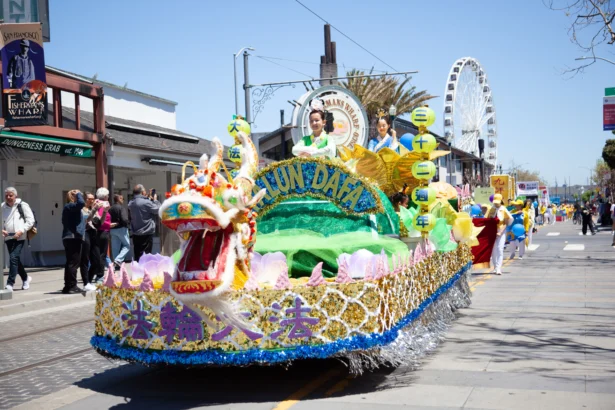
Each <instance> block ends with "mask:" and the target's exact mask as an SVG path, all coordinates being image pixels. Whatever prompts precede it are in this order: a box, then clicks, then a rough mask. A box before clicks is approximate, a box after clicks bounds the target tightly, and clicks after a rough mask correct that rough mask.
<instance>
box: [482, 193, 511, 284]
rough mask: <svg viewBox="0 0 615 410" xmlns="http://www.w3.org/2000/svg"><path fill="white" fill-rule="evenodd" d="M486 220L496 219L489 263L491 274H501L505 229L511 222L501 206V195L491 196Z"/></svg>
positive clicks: (504, 208) (508, 214) (506, 211)
mask: <svg viewBox="0 0 615 410" xmlns="http://www.w3.org/2000/svg"><path fill="white" fill-rule="evenodd" d="M487 218H498V230H497V234H496V237H495V244H494V245H493V251H492V252H491V262H492V263H493V272H492V273H495V274H496V275H501V274H502V262H503V259H504V245H505V244H506V228H507V227H508V225H510V224H511V222H512V217H511V215H510V213H509V212H508V210H507V209H506V207H504V206H502V195H501V194H495V195H494V196H493V208H491V209H490V210H489V213H488V214H487Z"/></svg>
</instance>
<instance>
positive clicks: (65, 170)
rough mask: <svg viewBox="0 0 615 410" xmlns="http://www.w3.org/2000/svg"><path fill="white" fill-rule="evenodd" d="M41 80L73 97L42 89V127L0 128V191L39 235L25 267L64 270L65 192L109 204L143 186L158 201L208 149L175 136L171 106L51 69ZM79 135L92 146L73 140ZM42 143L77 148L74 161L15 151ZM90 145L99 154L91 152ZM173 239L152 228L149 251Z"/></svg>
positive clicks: (207, 144)
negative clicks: (20, 205) (15, 196)
mask: <svg viewBox="0 0 615 410" xmlns="http://www.w3.org/2000/svg"><path fill="white" fill-rule="evenodd" d="M47 74H48V82H49V84H50V86H51V87H52V86H53V83H52V82H51V81H50V79H54V78H60V79H62V81H63V82H66V83H69V84H71V87H72V86H74V90H77V92H70V90H67V89H66V88H70V87H64V88H53V87H52V88H51V89H50V92H49V94H48V99H49V107H50V110H49V116H48V119H49V123H50V125H49V127H20V129H11V130H9V129H7V128H3V129H2V130H1V132H0V137H2V143H0V181H1V182H0V184H1V186H2V191H3V192H4V189H5V188H6V187H8V186H14V187H15V188H16V189H17V190H18V192H19V196H20V197H21V198H22V199H23V200H24V201H26V202H28V203H29V204H30V205H31V207H32V209H33V211H34V212H35V214H36V217H37V221H38V231H39V234H38V235H37V236H36V237H35V238H34V239H33V240H32V241H31V243H30V246H29V247H24V254H23V255H22V261H24V264H25V265H26V266H54V265H63V264H64V262H65V259H64V248H63V245H62V240H61V234H62V222H61V214H62V209H63V206H64V203H65V198H66V193H67V192H68V191H70V190H71V189H80V190H81V191H83V192H85V191H89V192H92V193H95V191H96V189H97V188H98V187H101V186H105V187H108V188H109V190H110V192H111V199H112V195H113V194H114V193H120V194H122V195H123V196H124V199H125V201H126V202H128V201H129V200H130V199H131V197H132V188H133V186H134V185H136V184H143V185H144V186H145V187H146V188H148V189H149V188H153V189H155V190H156V192H157V193H158V197H159V199H161V200H164V194H165V192H167V191H169V190H170V188H171V186H172V185H173V184H176V183H179V182H181V181H180V179H181V167H182V165H183V164H184V162H185V161H189V160H190V161H194V162H198V159H199V157H200V156H201V154H202V153H209V152H210V151H211V149H212V144H211V142H210V141H206V140H204V139H201V138H198V137H196V136H193V135H189V134H187V133H183V132H181V131H178V130H177V129H176V107H177V103H175V102H173V101H169V100H165V99H162V98H159V97H156V96H152V95H148V94H145V93H142V92H139V91H135V90H130V89H128V88H124V87H119V86H116V85H113V84H109V83H104V82H100V81H97V80H95V79H91V78H87V77H83V76H80V75H77V74H73V73H68V72H64V71H62V70H58V69H55V68H51V67H49V68H48V69H47ZM88 88H89V89H92V90H94V93H98V94H99V96H98V98H99V100H98V101H97V100H96V99H95V98H91V97H88V96H84V95H82V94H79V93H78V90H79V89H88ZM102 113H104V115H102ZM24 128H25V129H24ZM82 134H83V136H85V137H90V138H91V139H92V141H88V140H87V139H86V138H83V139H81V140H78V139H73V138H74V137H75V136H77V137H78V136H79V135H82ZM50 138H53V139H54V141H52V142H53V143H56V144H58V145H59V146H64V145H65V146H72V144H74V145H79V144H81V146H80V147H79V148H78V149H79V151H78V152H79V154H80V155H78V156H77V155H61V154H58V153H53V152H44V151H33V150H28V149H22V148H20V147H24V146H26V145H24V144H23V142H24V141H33V140H36V141H43V142H44V141H49V140H48V139H50ZM94 140H96V141H99V144H100V148H98V149H94V145H96V144H94V143H93V142H94ZM47 145H50V144H47ZM47 145H44V146H47ZM29 146H30V147H31V145H29ZM75 149H77V148H75ZM97 154H98V155H99V158H97V157H96V155H97ZM100 157H102V158H100ZM229 164H230V163H229ZM175 236H176V235H171V234H170V233H168V232H166V230H165V228H163V227H162V226H159V227H158V230H157V233H156V237H155V240H154V252H159V251H163V252H165V251H166V253H168V252H170V251H171V249H173V246H174V244H176V242H177V241H176V238H175ZM5 252H6V250H5ZM6 256H7V255H6V253H5V259H4V261H5V263H6V261H7V260H8V259H7V258H6Z"/></svg>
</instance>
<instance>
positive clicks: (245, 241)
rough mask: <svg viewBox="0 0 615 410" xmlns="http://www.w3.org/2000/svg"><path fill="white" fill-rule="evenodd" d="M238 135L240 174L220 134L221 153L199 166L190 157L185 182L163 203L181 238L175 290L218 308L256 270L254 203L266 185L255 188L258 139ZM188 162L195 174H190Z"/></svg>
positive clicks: (218, 146) (162, 211)
mask: <svg viewBox="0 0 615 410" xmlns="http://www.w3.org/2000/svg"><path fill="white" fill-rule="evenodd" d="M235 138H236V141H237V142H238V144H240V149H241V167H240V168H239V169H238V170H234V171H233V173H234V174H235V176H234V177H232V176H231V174H230V173H229V172H228V171H227V169H226V167H225V166H224V163H223V161H222V158H223V157H222V155H223V146H222V143H221V142H220V140H218V139H217V138H214V139H213V144H214V146H215V148H216V152H215V153H214V154H213V155H212V157H211V158H209V157H208V156H207V155H206V154H203V156H202V157H201V159H200V162H199V166H198V167H197V166H196V165H195V164H194V163H192V162H187V163H186V164H185V165H184V168H183V169H182V183H181V184H177V185H174V186H173V187H172V188H171V192H168V193H167V199H166V200H165V201H164V202H163V203H162V206H161V207H160V211H159V213H160V218H161V220H162V223H163V224H164V225H165V226H167V227H168V228H170V229H172V230H174V231H176V232H177V234H178V235H179V238H180V243H181V246H180V253H181V256H180V258H179V261H178V263H177V266H176V269H175V272H174V274H173V282H172V283H171V293H172V294H173V295H174V296H175V297H176V298H177V299H179V300H181V301H182V302H184V303H187V304H192V303H199V304H204V305H207V306H210V307H212V305H213V304H215V303H214V302H215V301H216V300H218V299H220V295H222V294H223V293H224V292H226V291H229V290H233V289H241V288H242V287H243V285H244V284H245V282H246V281H247V279H248V275H249V274H250V257H251V253H252V248H253V246H254V242H255V235H256V220H255V219H256V216H257V215H256V213H254V212H252V211H251V208H252V207H253V206H254V205H255V204H256V203H257V202H259V201H260V200H261V198H262V197H263V196H264V195H265V190H264V189H263V190H261V191H257V190H256V189H255V191H256V192H255V193H254V194H253V192H252V190H253V189H254V180H253V179H252V176H253V175H254V174H255V173H256V169H257V164H258V155H257V153H256V149H255V147H254V145H253V144H252V141H251V140H250V138H249V137H248V135H246V134H245V133H243V132H239V133H237V135H236V137H235ZM188 166H191V167H192V168H193V170H194V173H193V174H192V175H191V176H190V177H188V178H186V175H185V171H186V167H188ZM222 172H224V174H225V175H223V174H222ZM214 310H215V309H214Z"/></svg>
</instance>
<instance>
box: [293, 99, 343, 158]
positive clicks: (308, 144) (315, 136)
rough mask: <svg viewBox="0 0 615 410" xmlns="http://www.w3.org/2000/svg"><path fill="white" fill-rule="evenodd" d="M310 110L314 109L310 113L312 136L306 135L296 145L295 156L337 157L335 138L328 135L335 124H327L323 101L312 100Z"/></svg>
mask: <svg viewBox="0 0 615 410" xmlns="http://www.w3.org/2000/svg"><path fill="white" fill-rule="evenodd" d="M310 108H311V109H312V111H311V112H310V128H311V129H312V135H306V136H305V137H303V138H301V140H299V142H297V143H296V144H295V146H294V147H293V155H295V156H297V157H315V158H319V157H324V158H335V157H336V156H337V145H335V141H334V140H333V137H331V136H330V135H329V134H328V133H327V130H330V129H331V128H332V126H333V124H332V123H331V124H327V114H326V112H325V109H324V106H323V103H322V101H320V100H312V102H311V103H310ZM331 122H332V120H331Z"/></svg>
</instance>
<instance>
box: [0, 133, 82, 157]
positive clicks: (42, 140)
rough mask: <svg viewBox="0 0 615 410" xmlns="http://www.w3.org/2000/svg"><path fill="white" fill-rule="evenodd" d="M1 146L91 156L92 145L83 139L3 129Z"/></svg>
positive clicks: (0, 137)
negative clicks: (45, 135)
mask: <svg viewBox="0 0 615 410" xmlns="http://www.w3.org/2000/svg"><path fill="white" fill-rule="evenodd" d="M0 146H6V147H12V148H19V149H25V150H28V151H37V152H47V153H51V154H58V155H66V156H70V157H79V158H91V157H92V145H91V144H89V143H87V142H83V141H74V140H67V139H62V138H52V137H43V136H42V135H36V134H22V133H20V132H12V131H5V130H2V132H0Z"/></svg>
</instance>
